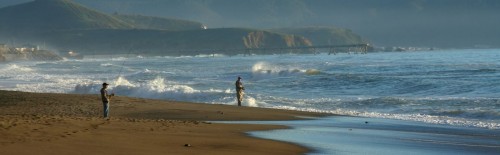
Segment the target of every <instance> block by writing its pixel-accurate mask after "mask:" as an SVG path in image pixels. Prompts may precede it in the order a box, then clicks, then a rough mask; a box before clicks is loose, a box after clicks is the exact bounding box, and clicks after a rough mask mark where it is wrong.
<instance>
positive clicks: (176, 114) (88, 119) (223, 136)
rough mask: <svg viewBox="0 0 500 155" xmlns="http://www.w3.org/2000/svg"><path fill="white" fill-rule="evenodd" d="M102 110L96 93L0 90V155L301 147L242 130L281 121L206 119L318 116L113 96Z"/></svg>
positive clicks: (288, 150) (295, 150) (299, 150)
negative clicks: (105, 116)
mask: <svg viewBox="0 0 500 155" xmlns="http://www.w3.org/2000/svg"><path fill="white" fill-rule="evenodd" d="M110 115H111V119H110V120H104V119H103V118H102V102H101V101H100V98H99V95H74V94H47V93H45V94H41V93H25V92H12V91H0V137H1V138H0V154H2V155H10V154H16V155H18V154H41V155H43V154H51V155H52V154H93V155H97V154H148V155H150V154H240V155H241V154H287V155H289V154H304V153H306V152H307V151H309V150H308V149H307V148H304V147H301V146H297V145H295V144H290V143H285V142H277V141H272V140H263V139H257V138H253V137H249V136H247V135H246V134H245V133H244V132H245V131H255V130H270V129H278V128H285V127H284V126H273V125H248V124H218V123H210V122H206V121H211V120H214V121H215V120H224V121H227V120H291V119H299V118H298V117H297V116H306V117H320V116H324V114H318V113H308V112H298V111H288V110H276V109H263V108H251V107H238V106H231V105H213V104H201V103H186V102H173V101H162V100H149V99H140V98H129V97H120V96H116V97H114V98H113V99H112V101H111V110H110ZM186 144H188V145H189V146H185V145H186Z"/></svg>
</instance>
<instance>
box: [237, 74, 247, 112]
mask: <svg viewBox="0 0 500 155" xmlns="http://www.w3.org/2000/svg"><path fill="white" fill-rule="evenodd" d="M235 85H236V98H237V99H238V106H241V101H243V90H245V87H243V83H242V82H241V77H239V76H238V80H236V83H235Z"/></svg>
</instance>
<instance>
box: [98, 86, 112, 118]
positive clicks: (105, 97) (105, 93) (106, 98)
mask: <svg viewBox="0 0 500 155" xmlns="http://www.w3.org/2000/svg"><path fill="white" fill-rule="evenodd" d="M108 85H109V84H107V83H103V84H102V88H101V99H102V105H103V111H104V118H105V119H108V120H109V101H110V100H111V97H112V96H115V93H112V94H111V95H109V94H108V90H106V89H107V88H108Z"/></svg>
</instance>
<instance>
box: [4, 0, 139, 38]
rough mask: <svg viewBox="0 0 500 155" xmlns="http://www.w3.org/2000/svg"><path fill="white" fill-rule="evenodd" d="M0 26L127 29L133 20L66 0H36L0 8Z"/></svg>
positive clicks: (33, 29)
mask: <svg viewBox="0 0 500 155" xmlns="http://www.w3.org/2000/svg"><path fill="white" fill-rule="evenodd" d="M0 21H2V24H0V30H3V31H8V32H39V31H55V30H74V29H127V28H133V27H134V26H133V25H132V24H129V23H127V22H124V21H122V20H120V19H117V18H116V17H113V16H111V15H107V14H104V13H100V12H98V11H95V10H92V9H89V8H86V7H84V6H81V5H79V4H77V3H74V2H72V1H69V0H36V1H34V2H30V3H24V4H20V5H15V6H10V7H6V8H2V9H0Z"/></svg>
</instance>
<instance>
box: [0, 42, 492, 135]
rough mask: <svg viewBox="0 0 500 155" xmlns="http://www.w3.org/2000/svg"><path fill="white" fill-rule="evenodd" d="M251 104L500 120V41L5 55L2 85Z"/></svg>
mask: <svg viewBox="0 0 500 155" xmlns="http://www.w3.org/2000/svg"><path fill="white" fill-rule="evenodd" d="M238 76H241V77H242V78H243V83H244V86H245V88H246V92H245V93H246V94H245V100H244V103H243V104H244V105H246V106H255V107H267V108H278V109H291V110H300V111H315V112H325V113H334V114H343V115H353V116H364V117H375V118H389V119H401V120H410V121H419V122H426V123H435V124H448V125H453V126H464V127H478V128H485V129H500V100H499V99H500V50H448V51H429V52H403V53H396V52H393V53H369V54H337V55H326V54H320V55H268V56H247V57H244V56H234V57H227V56H220V55H216V56H215V57H212V56H196V57H142V56H137V55H136V54H130V55H127V56H122V57H118V56H88V57H86V58H85V59H83V60H65V61H55V62H11V63H4V64H0V89H3V90H18V91H28V92H57V93H85V94H98V92H99V89H100V87H101V84H102V82H108V83H111V85H110V89H111V90H110V92H114V93H116V94H118V95H122V96H132V97H143V98H155V99H169V100H179V101H193V102H202V103H209V104H233V105H234V104H236V99H235V95H234V94H235V89H234V82H235V80H236V78H237V77H238Z"/></svg>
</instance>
